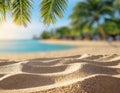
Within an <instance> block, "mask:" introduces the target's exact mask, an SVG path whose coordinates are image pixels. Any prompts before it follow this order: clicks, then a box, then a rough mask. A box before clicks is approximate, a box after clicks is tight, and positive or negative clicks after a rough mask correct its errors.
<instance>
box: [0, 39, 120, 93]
mask: <svg viewBox="0 0 120 93" xmlns="http://www.w3.org/2000/svg"><path fill="white" fill-rule="evenodd" d="M41 42H44V43H50V44H66V45H70V44H71V45H77V46H79V47H77V48H74V49H69V50H63V51H56V52H46V53H31V54H14V55H12V54H11V55H6V56H4V55H1V56H0V59H1V60H0V93H120V88H119V86H120V55H119V54H120V51H119V49H120V48H119V43H117V42H113V43H112V45H113V46H116V47H113V46H110V45H109V44H108V43H105V42H89V41H85V42H83V41H79V42H78V41H58V40H57V41H51V40H46V41H41ZM60 42H61V43H60ZM2 57H3V58H4V59H5V60H2ZM7 58H8V59H9V60H6V59H7ZM101 86H102V87H101Z"/></svg>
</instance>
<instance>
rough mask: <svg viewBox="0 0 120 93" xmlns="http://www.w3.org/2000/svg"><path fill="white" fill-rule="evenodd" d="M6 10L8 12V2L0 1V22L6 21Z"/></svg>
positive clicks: (7, 0)
mask: <svg viewBox="0 0 120 93" xmlns="http://www.w3.org/2000/svg"><path fill="white" fill-rule="evenodd" d="M8 10H10V0H0V22H3V21H6V13H7V11H8Z"/></svg>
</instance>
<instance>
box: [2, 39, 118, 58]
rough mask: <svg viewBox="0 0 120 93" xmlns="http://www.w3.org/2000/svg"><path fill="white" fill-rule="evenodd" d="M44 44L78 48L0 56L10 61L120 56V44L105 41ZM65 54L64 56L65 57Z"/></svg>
mask: <svg viewBox="0 0 120 93" xmlns="http://www.w3.org/2000/svg"><path fill="white" fill-rule="evenodd" d="M40 42H42V43H47V44H59V45H72V46H76V47H75V48H72V49H67V50H60V51H50V52H37V53H20V54H0V59H9V60H26V59H34V58H54V57H64V56H75V55H85V54H91V55H113V54H117V55H119V54H120V42H118V41H117V42H111V43H109V42H105V41H71V40H42V41H40ZM63 54H64V55H63Z"/></svg>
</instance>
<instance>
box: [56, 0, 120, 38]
mask: <svg viewBox="0 0 120 93" xmlns="http://www.w3.org/2000/svg"><path fill="white" fill-rule="evenodd" d="M118 2H119V1H117V2H116V0H86V1H81V2H79V3H78V4H77V5H76V6H75V7H74V9H73V13H72V15H71V16H70V18H71V20H72V22H71V28H69V27H61V28H57V29H55V30H54V31H55V33H56V36H57V38H59V39H89V40H92V39H94V38H95V37H96V36H98V37H99V38H100V39H102V40H106V39H108V38H109V37H113V39H115V36H117V35H120V18H119V16H120V4H119V3H118ZM116 15H117V17H116ZM101 21H102V22H101Z"/></svg>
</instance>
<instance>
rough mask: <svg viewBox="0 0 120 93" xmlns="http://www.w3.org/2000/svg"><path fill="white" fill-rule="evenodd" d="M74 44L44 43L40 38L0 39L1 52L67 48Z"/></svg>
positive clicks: (28, 51)
mask: <svg viewBox="0 0 120 93" xmlns="http://www.w3.org/2000/svg"><path fill="white" fill-rule="evenodd" d="M70 48H73V46H66V45H53V44H44V43H41V42H40V41H39V40H14V41H0V53H1V54H4V53H31V52H47V51H56V50H65V49H70Z"/></svg>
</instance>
